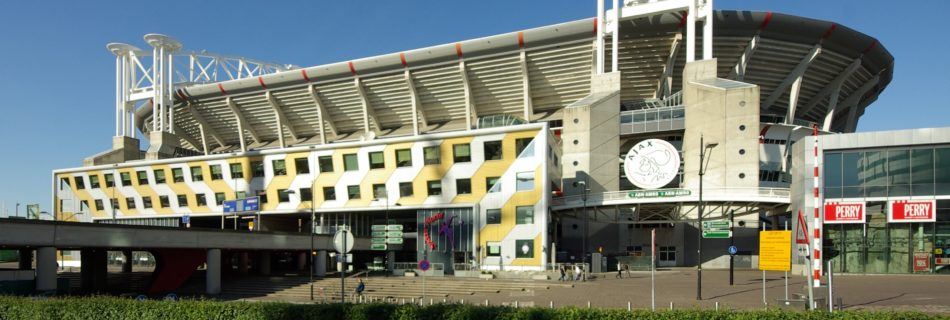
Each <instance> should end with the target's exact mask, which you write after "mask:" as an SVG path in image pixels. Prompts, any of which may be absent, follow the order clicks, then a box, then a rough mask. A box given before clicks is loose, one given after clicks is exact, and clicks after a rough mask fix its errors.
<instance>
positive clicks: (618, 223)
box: [53, 0, 893, 274]
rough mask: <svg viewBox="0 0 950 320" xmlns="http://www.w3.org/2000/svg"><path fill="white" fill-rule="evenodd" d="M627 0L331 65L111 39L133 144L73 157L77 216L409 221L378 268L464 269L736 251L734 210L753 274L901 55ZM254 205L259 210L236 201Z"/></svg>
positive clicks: (72, 212)
mask: <svg viewBox="0 0 950 320" xmlns="http://www.w3.org/2000/svg"><path fill="white" fill-rule="evenodd" d="M621 5H622V7H621V8H619V9H617V10H615V9H611V10H604V8H603V7H604V6H603V3H602V2H601V3H600V4H599V9H598V10H597V17H594V18H589V19H583V20H577V21H569V22H564V23H561V24H555V25H550V26H543V27H539V28H534V29H527V30H522V31H515V32H510V33H505V34H499V35H493V36H489V37H485V38H478V39H472V40H464V41H459V42H454V43H449V44H444V45H438V46H433V47H427V48H421V49H415V50H407V51H403V52H396V53H391V54H386V55H380V56H375V57H368V58H362V59H354V60H350V61H343V62H338V63H333V64H328V65H320V66H313V67H297V66H288V65H279V64H272V63H265V62H260V61H256V60H250V59H244V58H239V57H229V56H222V55H215V54H209V53H206V52H203V51H188V50H186V49H184V48H183V47H182V44H181V43H179V42H177V41H176V40H174V39H172V38H170V37H167V36H162V35H155V34H151V35H146V36H145V41H146V43H147V44H148V46H149V49H147V50H143V49H140V48H138V47H136V46H133V45H129V44H118V43H114V44H109V46H108V48H109V50H110V51H111V52H112V53H114V54H115V56H116V71H115V72H116V80H117V81H116V104H115V124H116V128H115V136H114V137H113V139H112V148H111V149H110V150H107V151H105V152H102V153H99V154H96V155H94V156H91V157H89V158H86V159H85V160H84V162H83V166H81V167H76V168H70V169H60V170H55V171H54V172H53V184H54V186H53V206H54V208H55V209H54V210H55V213H56V214H57V216H58V217H64V218H67V219H75V220H81V221H94V222H99V223H120V224H140V225H164V226H175V227H177V226H183V225H185V224H186V223H185V222H183V218H184V219H187V220H188V221H187V224H188V225H190V227H193V228H196V227H201V228H235V229H254V230H265V231H291V232H310V231H313V232H317V233H330V232H334V231H335V230H338V229H340V228H348V229H350V230H352V231H353V232H354V233H355V234H356V236H357V237H367V238H369V237H373V236H374V227H373V226H374V225H375V226H378V225H400V226H401V227H399V228H401V229H402V237H401V238H400V239H399V240H386V241H388V242H382V241H381V242H380V243H379V244H384V245H382V246H378V247H377V248H378V249H380V250H376V251H369V252H359V253H357V257H356V258H357V260H361V261H372V258H374V257H384V256H385V257H387V261H388V262H394V263H396V264H394V265H391V267H396V268H398V266H399V265H403V264H398V263H399V262H409V263H413V264H414V263H415V262H416V261H418V260H420V259H422V258H428V259H429V260H431V261H432V262H434V263H436V264H437V265H438V267H437V269H438V270H439V272H441V273H444V274H453V273H455V274H458V273H459V272H464V271H469V270H476V269H482V270H498V269H502V270H543V269H545V268H550V267H551V266H553V265H555V264H557V263H561V262H572V261H581V260H584V259H585V257H591V256H593V257H594V258H595V261H598V262H602V261H612V260H611V259H620V260H624V259H626V260H628V261H632V263H634V264H636V263H639V262H642V260H643V259H641V258H642V257H648V256H649V253H650V252H649V251H650V246H649V243H650V230H651V229H657V240H658V252H657V253H658V258H659V265H661V266H691V265H696V264H697V263H698V262H699V261H703V263H704V265H708V266H710V267H716V266H725V265H726V260H728V259H726V257H727V253H726V247H727V246H728V245H729V240H728V239H706V240H704V241H702V242H700V241H699V239H700V231H699V228H698V226H699V224H698V220H699V219H700V217H702V219H708V220H721V219H727V218H729V217H730V216H732V217H734V219H735V221H736V222H735V224H734V230H733V233H734V241H735V243H736V245H737V246H738V248H739V253H738V254H739V257H740V259H738V261H739V265H740V266H747V267H748V266H754V264H755V263H756V248H757V230H758V229H762V228H768V229H781V228H784V225H785V224H786V221H791V220H794V219H786V218H794V215H792V212H794V211H796V210H797V208H798V207H794V206H792V204H793V203H794V202H796V201H798V200H795V201H793V199H796V198H795V197H794V196H795V194H796V193H795V192H793V188H792V187H793V185H794V183H795V182H794V180H795V179H797V178H798V177H800V176H803V175H802V174H796V171H794V170H793V169H794V168H795V163H796V162H795V161H793V159H798V158H797V157H798V156H799V154H804V152H805V151H801V152H798V151H796V150H798V149H796V148H800V146H801V144H800V143H796V141H804V140H801V139H802V138H806V137H810V136H812V135H813V134H815V133H816V132H817V133H819V134H821V135H832V136H834V135H837V134H842V133H850V132H853V131H854V130H855V128H856V126H857V122H858V120H859V119H860V117H861V116H862V114H863V113H864V110H865V108H867V107H868V106H869V105H870V104H871V103H872V102H874V101H875V100H876V98H877V96H878V95H879V94H880V93H881V92H882V90H883V89H884V88H885V87H886V86H887V84H888V83H889V82H890V80H891V75H892V72H893V57H892V56H891V55H890V53H888V51H887V50H886V49H885V48H884V46H883V45H882V44H880V43H878V42H877V40H875V39H874V38H873V37H871V36H868V35H865V34H863V33H860V32H858V31H856V30H852V29H850V28H848V27H846V26H843V25H839V24H836V23H834V22H829V21H821V20H815V19H809V18H805V17H798V16H792V15H786V14H780V13H772V12H749V11H718V10H714V9H713V4H712V1H711V0H707V1H696V0H666V1H642V0H641V1H623V3H622V4H621ZM140 139H144V140H140ZM805 140H807V139H805ZM142 141H147V142H146V143H145V144H146V145H147V146H148V147H147V150H144V151H143V150H140V147H139V145H140V143H141V142H142ZM700 159H703V160H702V165H701V161H700ZM802 163H803V165H804V164H805V162H802ZM806 170H807V168H806ZM700 173H702V174H700ZM253 197H257V198H256V199H257V200H258V201H259V203H260V206H259V210H257V211H254V212H248V211H241V212H227V213H226V212H225V211H226V210H225V207H224V203H225V202H226V201H231V200H235V199H245V198H253ZM701 202H702V203H704V204H705V205H704V206H700V205H699V204H700V203H701ZM700 212H702V214H700ZM185 217H187V218H185ZM376 231H378V230H376ZM387 239H388V238H387ZM700 243H702V246H703V249H702V252H703V254H702V257H700V256H699V254H698V252H699V251H700V248H699V245H700ZM319 254H320V255H324V254H325V253H324V252H321V253H319ZM602 265H612V263H595V264H594V266H593V269H594V270H598V269H599V266H602ZM407 268H411V267H407Z"/></svg>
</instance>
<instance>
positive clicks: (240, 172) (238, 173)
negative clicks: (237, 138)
mask: <svg viewBox="0 0 950 320" xmlns="http://www.w3.org/2000/svg"><path fill="white" fill-rule="evenodd" d="M228 169H229V170H231V179H240V178H244V164H241V163H229V164H228ZM235 169H237V170H235Z"/></svg>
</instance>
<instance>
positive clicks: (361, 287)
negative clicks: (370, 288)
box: [356, 278, 366, 297]
mask: <svg viewBox="0 0 950 320" xmlns="http://www.w3.org/2000/svg"><path fill="white" fill-rule="evenodd" d="M363 290H366V284H364V283H363V278H360V284H358V285H356V294H357V295H359V296H361V297H362V296H363Z"/></svg>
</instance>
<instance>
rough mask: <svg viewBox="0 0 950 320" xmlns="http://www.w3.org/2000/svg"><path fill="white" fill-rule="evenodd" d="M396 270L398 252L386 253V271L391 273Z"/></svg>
mask: <svg viewBox="0 0 950 320" xmlns="http://www.w3.org/2000/svg"><path fill="white" fill-rule="evenodd" d="M395 268H396V251H386V271H389V272H390V273H392V272H393V269H395Z"/></svg>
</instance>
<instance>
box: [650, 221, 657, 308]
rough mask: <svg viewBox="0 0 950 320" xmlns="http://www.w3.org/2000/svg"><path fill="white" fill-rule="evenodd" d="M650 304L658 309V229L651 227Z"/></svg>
mask: <svg viewBox="0 0 950 320" xmlns="http://www.w3.org/2000/svg"><path fill="white" fill-rule="evenodd" d="M650 305H651V306H652V308H653V311H656V229H650Z"/></svg>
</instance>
